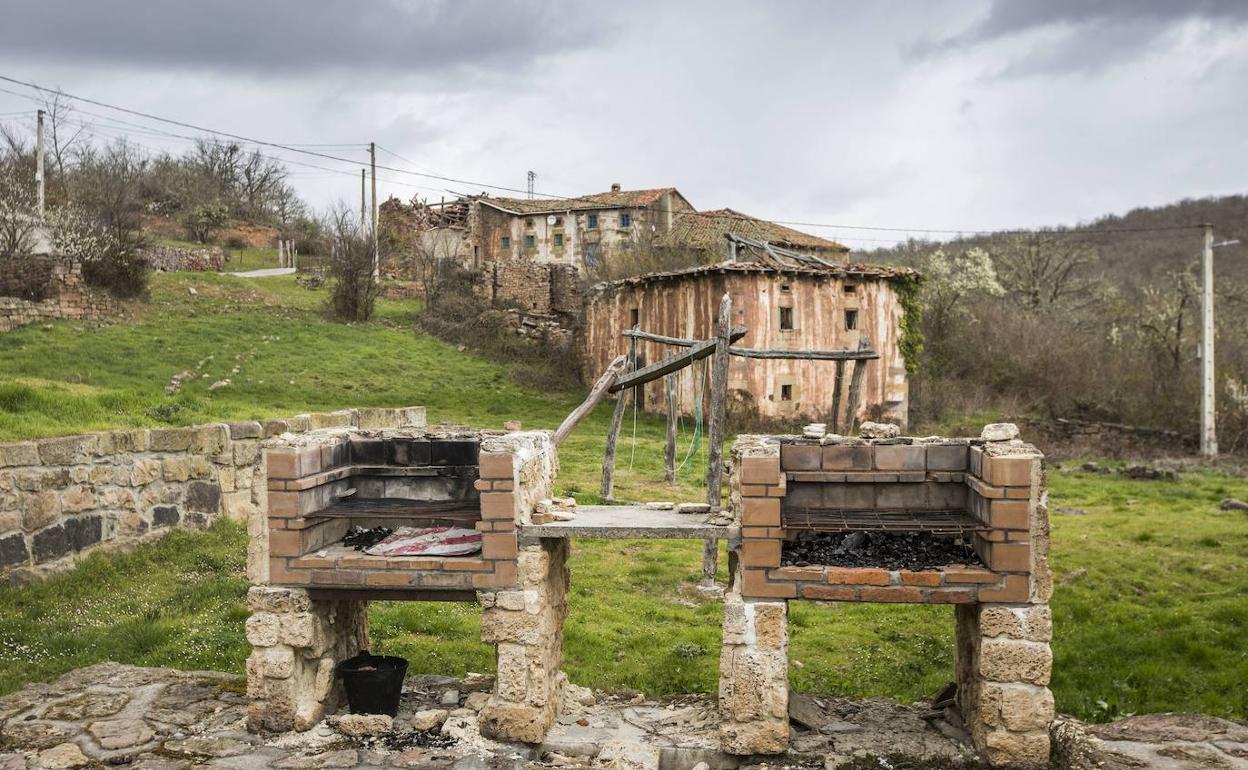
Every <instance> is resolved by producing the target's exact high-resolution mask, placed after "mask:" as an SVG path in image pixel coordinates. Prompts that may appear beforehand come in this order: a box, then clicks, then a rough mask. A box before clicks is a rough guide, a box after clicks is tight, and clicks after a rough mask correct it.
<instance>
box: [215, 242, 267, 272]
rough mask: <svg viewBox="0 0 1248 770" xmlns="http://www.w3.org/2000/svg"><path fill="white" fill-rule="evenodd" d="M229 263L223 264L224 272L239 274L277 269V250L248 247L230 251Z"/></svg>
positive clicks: (264, 247)
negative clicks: (247, 271)
mask: <svg viewBox="0 0 1248 770" xmlns="http://www.w3.org/2000/svg"><path fill="white" fill-rule="evenodd" d="M226 251H228V252H229V253H230V261H229V262H226V263H225V267H224V268H223V269H224V270H226V271H228V272H231V273H241V272H244V271H246V270H263V269H265V268H269V267H277V266H278V265H277V248H276V247H274V246H249V247H247V248H245V249H230V248H227V249H226Z"/></svg>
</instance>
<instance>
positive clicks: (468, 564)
mask: <svg viewBox="0 0 1248 770" xmlns="http://www.w3.org/2000/svg"><path fill="white" fill-rule="evenodd" d="M264 448H265V461H264V467H265V469H266V472H267V478H266V480H265V486H266V487H267V499H266V500H264V501H263V502H262V504H261V506H260V509H261V510H260V514H259V515H258V516H257V517H255V518H253V520H252V521H253V532H252V534H253V536H254V537H253V538H252V544H251V551H250V552H249V559H248V570H249V574H250V575H251V576H252V578H253V582H254V583H255V585H253V587H252V588H251V591H250V593H249V596H248V600H249V604H250V607H251V610H252V615H251V618H250V619H249V620H248V621H247V638H248V640H249V641H250V642H251V644H252V646H253V652H252V655H251V656H250V657H249V658H248V661H247V674H248V695H249V700H250V706H249V711H248V723H249V726H250V727H251V728H252V729H254V730H289V729H292V728H293V729H308V728H310V727H312V726H313V725H315V724H316V723H317V722H318V721H319V720H320V719H321V718H322V717H323V716H324V715H325V714H326V713H329V712H330V711H331V710H332V709H334V708H336V707H337V706H338V705H339V704H340V703H341V702H342V699H341V693H340V688H339V686H338V685H337V684H336V682H335V678H334V667H335V666H336V664H337V663H338V662H339V661H341V660H343V659H345V658H347V657H350V656H352V655H354V654H355V653H356V652H358V651H359V650H361V649H364V648H366V647H367V645H368V621H367V602H368V601H370V600H374V599H403V600H416V601H440V600H456V601H460V600H475V601H477V602H478V603H479V604H480V606H481V608H482V622H481V638H482V641H484V642H486V643H488V644H492V645H494V646H495V650H496V660H497V666H498V670H497V678H496V680H495V684H494V689H493V691H492V692H491V694H490V696H489V700H488V702H487V703H486V705H485V706H484V707H483V708H482V709H481V711H480V713H479V719H480V726H481V730H482V732H483V733H484V734H485V735H487V736H489V737H492V738H497V739H501V740H510V741H518V742H524V743H532V744H536V743H541V742H542V741H543V740H544V738H545V737H546V733H547V730H548V729H549V728H550V727H551V725H552V724H554V722H555V719H556V717H557V716H558V714H559V709H560V701H561V698H562V697H563V692H564V685H565V683H566V677H565V676H564V674H563V673H562V671H561V667H562V662H563V623H564V619H565V618H566V616H567V610H568V599H567V597H568V590H569V585H570V579H571V575H570V573H569V571H568V568H567V559H568V554H569V540H570V539H573V538H576V537H592V538H601V537H625V538H664V539H670V538H692V539H697V540H725V541H727V543H728V548H729V568H730V569H729V572H730V575H731V582H730V585H729V587H728V591H727V593H726V594H725V598H724V615H723V647H722V650H721V654H720V680H719V702H720V712H721V720H722V721H721V724H720V744H721V747H722V749H723V751H724V752H726V753H728V754H734V755H755V754H760V755H761V754H776V753H781V752H784V751H785V750H787V748H788V743H789V736H790V733H789V721H788V660H787V645H788V641H787V640H788V629H787V611H788V602H789V601H825V602H842V601H877V602H911V603H925V604H951V605H953V606H954V607H955V608H956V628H957V661H958V662H957V671H956V672H955V674H956V681H957V710H958V713H959V714H960V717H961V719H962V720H963V721H964V722H965V724H966V726H967V729H968V732H969V734H970V735H971V738H972V740H973V742H974V744H975V746H976V748H977V749H978V750H979V751H980V753H981V754H982V755H983V756H984V757H985V758H986V759H987V760H988V761H989V762H990V763H991V764H993V765H995V766H1011V767H1025V768H1040V767H1044V766H1045V765H1046V764H1047V761H1048V755H1049V743H1048V741H1049V738H1048V726H1049V724H1050V722H1051V721H1052V719H1053V699H1052V696H1051V695H1050V693H1049V690H1048V682H1049V673H1050V668H1051V660H1052V658H1051V654H1050V651H1049V636H1050V620H1049V609H1048V599H1049V594H1050V593H1051V586H1052V584H1051V580H1050V577H1049V569H1048V563H1047V558H1048V557H1047V554H1048V518H1047V511H1046V505H1047V501H1046V496H1045V484H1044V470H1043V458H1042V457H1041V455H1040V453H1039V452H1038V451H1036V450H1035V448H1034V447H1032V446H1030V445H1028V444H1024V443H1022V442H1019V441H1017V440H1004V441H986V440H979V439H976V440H958V439H908V438H894V439H888V440H868V439H845V438H841V437H829V438H826V439H824V440H813V439H804V438H800V437H791V436H741V437H739V438H738V440H737V441H736V444H735V445H734V447H733V462H732V475H731V479H730V488H731V499H730V505H729V508H728V510H727V512H726V513H714V512H712V513H709V514H697V515H687V514H681V513H678V512H677V511H674V510H665V509H663V508H662V507H654V506H652V507H649V508H647V507H645V506H642V505H621V504H617V505H606V506H577V514H576V517H575V519H574V520H571V521H554V522H552V521H549V520H547V517H535V516H534V514H535V513H537V512H540V511H542V510H544V509H546V510H548V508H547V506H548V505H549V498H550V497H551V495H552V492H553V483H554V479H555V475H556V472H557V470H558V461H557V456H556V445H555V444H554V442H553V440H552V436H551V434H550V433H547V432H544V431H533V432H512V433H503V432H498V431H478V430H468V429H464V428H450V427H441V428H436V427H435V428H386V429H372V430H364V429H360V428H334V429H326V430H313V431H309V432H306V433H302V434H283V435H281V436H277V437H274V438H271V439H268V440H267V441H266V442H265V445H264ZM352 490H353V491H352ZM544 501H545V502H544ZM535 519H536V520H535ZM431 524H449V525H454V526H457V527H464V528H475V529H476V530H477V531H479V532H480V533H481V538H482V550H481V552H480V553H477V554H473V555H469V556H456V557H423V556H419V557H412V556H404V557H381V556H370V555H367V554H364V553H363V552H360V551H356V550H354V548H352V547H349V546H346V545H344V544H343V543H342V539H343V536H344V534H345V533H346V532H347V530H348V528H349V527H351V526H352V525H359V526H363V527H373V526H376V525H384V526H387V527H390V528H397V527H398V526H403V525H416V526H420V525H431ZM257 525H258V526H257ZM864 531H866V532H880V533H896V532H908V531H917V532H926V533H934V534H936V535H939V536H944V537H958V538H962V539H964V540H966V541H968V542H969V543H970V544H971V546H972V547H973V548H974V553H975V554H976V555H977V556H978V560H979V562H981V563H976V564H946V565H941V566H939V567H935V568H932V569H916V570H896V569H889V568H886V567H883V566H876V567H871V566H868V567H841V566H833V565H828V564H809V565H804V566H781V565H782V561H783V558H782V557H783V554H784V550H785V546H786V544H787V543H789V542H790V541H792V540H794V539H797V538H799V537H803V536H805V537H809V534H810V533H812V532H813V533H843V532H864ZM962 553H965V551H962Z"/></svg>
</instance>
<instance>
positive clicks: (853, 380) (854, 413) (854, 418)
mask: <svg viewBox="0 0 1248 770" xmlns="http://www.w3.org/2000/svg"><path fill="white" fill-rule="evenodd" d="M858 344H859V346H861V347H863V348H870V347H871V340H868V339H863V340H862V341H861V342H859V343H858ZM866 372H867V362H866V360H865V359H859V360H857V361H855V362H854V373H853V374H852V375H850V379H849V403H848V404H847V405H846V408H845V432H846V433H847V434H850V435H852V434H853V432H854V431H855V430H856V429H857V428H858V402H859V401H861V400H862V378H863V375H865V374H866Z"/></svg>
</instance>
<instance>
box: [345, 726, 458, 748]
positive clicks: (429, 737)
mask: <svg viewBox="0 0 1248 770" xmlns="http://www.w3.org/2000/svg"><path fill="white" fill-rule="evenodd" d="M456 740H457V739H456V738H454V737H453V736H450V735H443V734H442V733H441V732H440V731H439V730H438V729H437V728H433V729H431V730H391V731H390V732H388V733H382V734H381V735H376V736H363V737H361V738H360V739H358V740H357V743H359V744H360V745H362V746H364V747H365V748H369V749H388V750H390V751H403V750H405V749H413V748H427V749H445V748H447V747H448V746H454V745H455V743H456Z"/></svg>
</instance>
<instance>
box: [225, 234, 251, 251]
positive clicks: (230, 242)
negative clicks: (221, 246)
mask: <svg viewBox="0 0 1248 770" xmlns="http://www.w3.org/2000/svg"><path fill="white" fill-rule="evenodd" d="M250 246H251V244H250V243H248V242H247V239H246V238H244V237H243V236H241V235H239V234H238V233H230V234H229V235H228V236H226V238H225V247H226V248H227V249H240V250H241V249H246V248H248V247H250Z"/></svg>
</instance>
